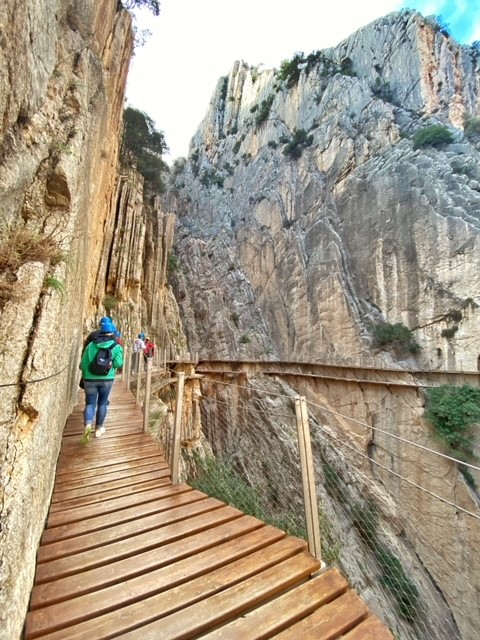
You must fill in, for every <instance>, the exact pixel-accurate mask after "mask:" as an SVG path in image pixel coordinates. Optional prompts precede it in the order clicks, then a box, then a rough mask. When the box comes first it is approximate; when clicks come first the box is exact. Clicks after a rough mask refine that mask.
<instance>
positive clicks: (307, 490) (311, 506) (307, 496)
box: [295, 396, 324, 568]
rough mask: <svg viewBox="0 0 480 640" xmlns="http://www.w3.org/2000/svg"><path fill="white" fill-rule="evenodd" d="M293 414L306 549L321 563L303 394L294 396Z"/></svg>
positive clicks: (309, 444)
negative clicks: (298, 455) (300, 479)
mask: <svg viewBox="0 0 480 640" xmlns="http://www.w3.org/2000/svg"><path fill="white" fill-rule="evenodd" d="M295 415H296V418H297V431H298V450H299V453H300V465H301V468H302V484H303V500H304V503H305V521H306V525H307V536H308V550H309V551H310V553H311V554H312V555H314V556H315V557H316V558H317V559H318V560H320V562H321V563H322V568H323V567H324V563H323V562H322V549H321V545H320V523H319V518H318V504H317V493H316V490H315V474H314V468H313V457H312V446H311V442H310V429H309V425H308V411H307V403H306V400H305V398H304V397H303V396H297V397H296V398H295Z"/></svg>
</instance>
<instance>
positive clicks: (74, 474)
mask: <svg viewBox="0 0 480 640" xmlns="http://www.w3.org/2000/svg"><path fill="white" fill-rule="evenodd" d="M165 464H167V463H166V462H165V459H164V458H163V457H162V456H161V455H155V456H147V457H146V458H142V459H141V460H133V461H129V462H124V463H122V464H117V463H116V462H114V461H113V462H112V464H110V465H107V466H104V467H102V469H101V470H100V471H99V470H98V469H77V470H76V471H71V472H68V471H67V472H65V473H58V474H57V476H56V478H55V487H57V486H58V487H59V488H61V487H62V486H63V485H68V483H69V482H74V481H75V480H82V479H84V480H86V479H88V478H91V479H93V478H97V477H102V476H103V477H105V478H107V477H108V476H109V475H110V474H113V473H121V472H125V473H129V472H135V471H137V470H139V469H141V468H142V467H147V466H149V467H154V468H158V469H160V468H163V466H164V465H165ZM167 466H168V464H167ZM112 477H113V476H112Z"/></svg>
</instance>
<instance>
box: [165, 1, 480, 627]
mask: <svg viewBox="0 0 480 640" xmlns="http://www.w3.org/2000/svg"><path fill="white" fill-rule="evenodd" d="M294 71H295V73H292V71H291V72H290V74H288V73H286V74H285V76H284V77H283V79H282V77H281V76H280V73H279V72H278V71H276V70H259V69H258V68H255V67H251V66H250V65H248V64H246V63H244V62H238V63H236V64H235V65H234V67H233V68H232V70H231V72H230V74H229V76H228V77H225V78H221V79H220V80H219V82H218V85H217V87H216V89H215V91H214V94H213V96H212V99H211V102H210V105H209V109H208V112H207V115H206V117H205V119H204V121H203V122H202V123H201V125H200V126H199V128H198V130H197V132H196V134H195V135H194V137H193V138H192V141H191V146H190V152H189V157H188V158H187V159H186V161H185V162H184V163H183V164H181V165H180V164H179V166H178V167H177V169H178V170H177V171H176V172H175V173H174V180H173V185H172V189H171V190H170V192H169V194H168V195H167V198H166V200H165V202H166V204H165V206H168V209H169V210H172V211H175V212H176V214H177V216H178V225H177V234H176V242H175V252H176V255H177V257H178V261H179V265H180V270H179V272H178V273H176V274H175V278H174V291H175V294H176V297H177V300H178V302H179V305H180V309H181V313H182V317H183V321H184V327H185V333H186V335H187V340H188V347H189V350H191V351H199V353H200V358H201V359H214V358H221V359H225V360H241V359H245V360H246V359H259V360H275V359H279V360H285V361H298V362H303V363H308V362H311V361H315V360H317V361H320V362H321V361H323V360H325V361H333V362H335V361H337V362H339V363H342V362H344V361H346V360H347V359H348V360H350V361H353V362H354V361H355V359H357V360H358V361H360V359H366V357H367V356H371V355H372V348H371V341H372V334H371V326H372V324H375V323H377V322H380V321H386V322H389V323H392V324H393V323H397V322H401V323H403V324H405V325H407V326H408V327H409V328H410V329H412V331H413V332H414V335H415V338H416V339H417V341H418V342H419V344H420V346H421V347H422V350H421V353H420V355H419V357H417V359H416V360H413V359H410V360H408V361H400V362H398V361H393V360H392V359H391V357H390V356H389V355H387V354H383V356H382V357H383V358H384V361H385V362H386V363H389V364H391V365H392V366H396V367H407V366H411V365H413V366H416V367H424V368H426V369H430V368H433V369H435V368H441V369H444V368H445V369H446V368H452V369H462V368H463V369H467V370H470V371H476V370H477V367H478V356H479V349H478V345H477V343H476V337H477V335H478V333H479V329H480V315H479V311H478V309H479V304H480V280H479V273H480V263H479V255H480V254H479V252H478V243H479V228H480V170H479V167H480V155H479V149H480V140H479V138H478V135H475V134H472V132H468V131H465V128H464V123H465V120H468V119H469V118H470V119H471V118H475V119H477V120H476V122H477V123H478V119H479V118H480V91H479V90H480V56H479V52H478V48H477V47H473V46H472V47H463V46H460V45H458V44H457V43H456V42H455V41H454V40H453V39H452V38H451V37H449V36H448V34H446V33H444V32H443V30H442V28H441V27H440V26H439V25H437V24H436V23H435V22H434V21H432V20H425V19H424V18H423V17H422V16H420V15H419V14H418V13H415V12H411V11H406V12H401V13H395V14H392V15H390V16H386V17H385V18H382V19H380V20H378V21H375V22H374V23H372V24H371V25H368V26H367V27H365V28H364V29H361V30H359V31H358V32H357V33H356V34H353V35H352V36H351V37H350V38H348V39H347V40H345V41H344V42H342V43H340V44H339V45H338V46H337V47H334V48H332V49H329V50H326V51H322V52H317V53H315V54H314V55H313V56H312V57H311V58H308V57H307V58H306V59H305V60H304V61H303V63H302V65H301V66H300V68H297V69H294ZM433 124H439V125H442V126H445V127H447V128H448V130H449V131H450V133H451V134H452V137H453V141H452V143H450V144H444V145H440V146H437V147H433V146H427V147H420V148H417V149H416V148H414V147H415V145H414V135H415V133H416V132H417V131H418V130H420V129H422V128H424V127H427V126H430V125H433ZM295 384H297V383H295ZM297 386H299V385H297ZM300 386H301V385H300ZM304 392H305V393H306V394H307V395H309V397H310V399H311V401H312V402H319V401H322V402H324V403H326V404H327V405H328V406H329V407H331V409H332V410H337V411H338V409H339V408H345V411H346V412H347V413H349V412H350V413H351V414H352V417H359V418H360V419H364V420H365V422H366V424H372V425H373V424H374V425H376V426H378V425H380V426H382V428H386V429H387V430H389V431H390V430H391V432H392V433H393V434H396V435H406V434H408V436H409V437H410V439H412V440H413V441H415V442H418V443H419V444H425V443H428V444H430V445H432V447H433V448H435V447H436V446H437V445H436V443H435V442H434V441H433V439H431V435H430V434H429V432H428V429H427V428H426V425H425V424H424V422H423V418H422V415H423V407H422V399H421V396H420V394H419V395H418V397H409V398H408V400H406V399H405V398H403V397H402V398H394V397H393V395H392V394H389V393H387V394H385V395H384V396H381V397H380V396H378V397H374V396H375V393H370V392H368V393H367V392H366V391H364V389H363V388H362V389H360V390H359V389H356V390H355V392H352V391H349V392H348V393H347V392H346V390H345V389H342V388H341V385H339V387H338V388H336V389H333V385H329V386H328V388H323V387H322V385H321V384H318V386H317V387H315V388H308V389H304ZM265 410H266V412H268V404H266V408H265ZM317 420H318V421H319V423H321V424H323V425H324V426H327V428H329V429H331V430H334V432H335V433H338V434H339V438H340V440H342V441H347V442H348V441H353V442H355V443H356V444H357V445H359V446H360V447H361V449H362V450H363V451H364V452H365V456H366V457H365V458H361V459H360V462H359V459H351V458H350V457H349V456H348V454H345V455H344V456H342V457H340V455H339V453H338V452H335V455H336V456H337V457H334V459H335V460H336V461H337V462H338V463H339V465H340V466H342V465H343V466H344V467H345V469H348V470H350V476H348V478H349V481H348V484H349V487H352V488H353V489H355V487H356V486H358V487H362V488H363V489H366V487H369V489H370V490H371V491H372V493H373V494H375V495H374V499H375V500H377V501H378V504H380V505H382V507H384V509H385V513H384V516H385V521H386V522H387V524H388V520H389V518H391V520H392V522H393V523H394V525H395V526H393V529H392V531H391V532H390V538H391V540H392V541H393V540H394V539H395V535H397V534H398V531H397V534H395V531H394V529H395V527H396V526H398V525H400V531H401V534H398V539H397V549H398V554H399V557H401V558H402V559H404V560H405V563H406V566H408V567H409V569H411V571H412V572H413V574H414V575H415V577H416V578H418V580H419V583H420V584H421V585H423V586H424V588H425V590H426V591H425V593H426V594H427V596H426V601H427V602H429V606H431V607H432V610H434V611H436V612H437V613H436V614H434V617H435V620H436V622H435V625H437V626H436V627H435V629H438V630H439V633H440V630H441V632H442V633H445V634H446V635H445V638H447V637H448V638H450V637H456V636H459V637H462V638H463V639H464V640H467V639H468V640H473V638H474V637H475V633H476V631H475V629H476V627H477V626H478V601H477V600H478V598H477V590H478V579H479V574H478V563H476V561H475V559H474V556H473V555H472V550H474V549H475V548H476V545H477V544H478V528H477V527H476V525H474V524H471V521H469V522H468V523H467V521H466V520H465V519H464V518H463V517H462V516H460V517H458V516H457V514H453V515H451V514H450V515H448V514H447V513H446V511H445V510H444V509H443V507H438V504H437V503H435V502H434V501H431V500H429V499H428V498H427V497H425V496H424V495H422V496H421V497H420V498H419V497H418V496H416V495H414V492H413V490H412V489H411V488H409V487H408V486H406V485H402V484H401V483H399V482H396V481H395V480H394V479H393V478H394V474H393V473H385V474H383V473H381V472H378V473H374V472H373V471H372V469H373V468H374V463H375V462H380V463H381V464H383V465H384V466H386V467H387V469H388V470H389V471H391V472H397V471H399V472H400V473H401V474H402V475H404V477H406V478H407V479H409V480H411V481H412V482H417V481H422V482H420V484H422V486H423V485H424V482H425V479H426V478H428V479H429V480H428V482H431V483H432V486H431V489H432V490H433V491H435V490H438V489H439V485H440V484H442V487H443V488H442V491H443V493H442V494H441V495H443V496H445V499H447V500H450V501H453V502H455V501H456V500H458V501H459V504H460V505H461V506H464V505H468V507H465V508H468V509H471V510H472V511H473V512H474V513H478V502H477V497H476V496H475V495H474V494H472V492H471V491H470V490H469V489H468V487H467V485H466V483H465V482H464V480H463V478H462V476H461V474H459V473H458V472H457V470H456V467H455V466H454V465H450V464H449V463H446V464H443V463H442V464H438V465H436V464H435V463H432V462H431V461H428V460H427V459H426V458H425V456H422V455H418V456H417V455H416V454H413V455H412V456H411V458H410V455H411V454H410V453H409V451H408V450H407V449H406V448H403V447H402V446H401V445H400V444H399V445H398V450H397V454H398V455H397V456H396V457H395V456H393V457H392V456H389V455H388V448H387V447H386V446H384V445H385V443H383V442H382V438H377V436H376V435H375V436H374V435H372V433H367V432H365V433H362V432H358V430H357V429H356V428H355V427H352V424H351V422H350V421H348V420H337V419H333V418H332V417H331V416H329V415H324V414H319V415H318V416H317ZM204 428H205V429H207V427H204ZM249 428H251V430H252V433H253V435H252V437H251V439H252V441H253V440H255V446H256V445H257V442H256V440H257V438H258V437H260V436H259V435H258V434H260V433H261V434H262V437H263V436H264V434H268V435H271V430H270V425H269V424H268V425H265V420H264V419H261V418H257V421H255V419H254V418H253V416H252V420H251V422H250V423H249ZM272 429H273V427H272ZM209 435H211V444H212V446H213V447H214V448H215V446H217V447H218V446H220V445H219V443H218V440H220V441H221V438H220V437H219V436H218V434H217V433H213V434H209ZM265 437H266V436H265ZM372 438H373V441H372ZM277 440H278V445H279V446H280V445H282V444H283V443H284V442H285V440H286V436H285V435H284V434H279V435H277ZM271 446H272V448H273V447H275V445H273V444H271ZM287 446H288V445H287ZM245 447H246V453H245V454H244V455H243V458H244V459H245V460H247V461H248V460H249V459H250V453H251V450H252V449H251V447H252V444H251V442H250V443H246V444H245ZM266 448H268V446H266ZM251 458H252V460H254V461H255V460H256V458H255V456H254V455H253V454H252V455H251ZM413 462H415V464H413ZM253 473H254V470H253V469H251V468H250V467H249V468H248V471H247V476H248V477H250V475H249V474H253ZM318 474H319V475H321V469H320V466H319V468H318ZM346 477H347V476H346ZM437 479H438V484H437V483H436V480H437ZM445 479H446V482H445ZM353 489H352V490H353ZM355 490H356V489H355ZM352 495H353V494H352ZM355 496H356V497H361V491H359V492H358V493H355ZM413 505H415V507H416V508H415V510H413V509H412V508H411V507H412V506H413ZM335 510H336V509H335V506H333V507H332V509H331V511H332V513H333V514H334V515H335ZM426 514H428V516H427V515H426ZM432 514H433V515H432ZM337 515H338V514H337ZM430 516H431V517H430ZM437 516H438V517H437ZM446 520H448V522H447V523H446V522H445V521H446ZM335 526H336V530H337V532H338V533H339V535H345V537H346V538H347V542H348V544H349V545H350V550H349V552H348V554H347V555H348V558H346V559H345V566H346V567H348V568H349V569H352V570H353V575H357V576H358V575H362V576H363V577H360V578H359V581H360V582H359V584H360V585H364V586H365V589H366V591H368V584H369V580H370V577H369V575H370V574H369V571H370V568H369V567H367V570H366V571H365V573H364V574H362V567H360V566H359V563H358V560H355V558H356V556H357V557H358V551H359V545H357V544H356V543H352V541H351V540H350V539H349V536H348V532H347V533H345V529H346V528H348V526H349V524H348V520H347V519H345V518H343V517H342V516H341V515H338V519H337V524H336V525H335ZM400 535H401V540H400ZM432 541H434V545H433V547H432V546H431V543H432ZM428 543H430V545H429V544H428ZM462 545H464V546H463V549H464V555H463V557H462V559H461V563H460V564H461V568H460V569H459V567H460V565H458V564H456V562H457V560H458V557H457V556H456V553H457V552H458V553H460V549H461V548H462ZM432 549H433V550H432ZM467 550H468V553H467ZM467 555H468V557H467ZM362 558H363V556H362ZM366 563H367V564H368V558H367V560H366ZM457 571H458V573H457ZM462 579H463V580H464V583H463V584H462V582H461V581H462ZM459 581H460V582H459ZM466 584H467V585H468V586H466ZM423 586H422V588H423ZM437 588H438V593H437ZM467 591H468V593H467ZM380 606H383V605H380ZM387 609H388V604H387V605H385V610H387ZM468 612H472V613H471V614H470V613H468ZM437 614H438V615H437ZM442 616H445V617H442ZM439 621H440V622H439ZM424 622H425V625H427V621H424ZM426 628H427V629H428V628H430V627H428V626H426ZM401 631H402V629H401ZM417 632H418V633H419V634H420V635H419V637H423V636H422V635H421V633H420V632H419V631H418V629H417V630H416V631H414V632H411V633H410V631H408V629H407V631H405V630H404V629H403V633H405V634H406V635H405V637H415V633H417ZM401 637H403V636H401ZM427 637H428V636H427ZM432 637H433V636H432ZM438 637H441V636H438Z"/></svg>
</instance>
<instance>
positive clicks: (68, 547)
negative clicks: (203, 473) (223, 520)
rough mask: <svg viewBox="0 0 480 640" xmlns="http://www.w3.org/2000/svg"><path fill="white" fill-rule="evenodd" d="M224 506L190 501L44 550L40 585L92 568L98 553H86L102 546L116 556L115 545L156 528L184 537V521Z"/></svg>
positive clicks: (38, 576) (39, 567)
mask: <svg viewBox="0 0 480 640" xmlns="http://www.w3.org/2000/svg"><path fill="white" fill-rule="evenodd" d="M184 495H188V494H184ZM224 507H225V505H224V504H223V503H222V502H220V501H218V500H215V499H214V498H205V499H204V500H198V501H195V502H187V503H186V504H184V505H182V506H179V507H172V509H169V510H168V511H166V512H165V511H164V512H155V513H154V514H152V515H148V516H145V517H143V518H140V517H139V518H135V520H134V521H131V520H130V521H129V522H127V523H122V524H119V525H116V524H115V525H112V526H111V527H108V528H106V529H101V530H100V531H97V532H96V533H95V534H94V535H91V534H83V535H81V536H77V537H75V538H67V539H66V540H62V541H60V542H58V543H56V544H51V545H48V546H46V547H43V549H44V550H45V551H44V552H43V553H42V554H41V558H39V560H38V564H37V573H36V579H35V580H36V583H41V582H47V581H48V580H54V579H56V578H60V577H63V576H65V575H69V574H70V573H73V572H74V571H79V572H80V571H82V570H84V569H86V568H88V567H89V566H90V565H91V564H92V560H93V559H94V558H95V554H92V555H84V554H88V552H90V551H92V550H94V549H98V548H99V547H108V549H109V553H114V549H112V547H114V546H115V544H117V543H121V542H122V541H124V540H128V539H130V538H135V537H136V536H138V535H143V534H147V533H148V532H149V531H153V530H154V529H162V528H164V527H171V526H172V525H178V534H177V530H176V529H174V530H173V531H174V532H175V535H174V534H173V533H172V535H171V538H170V539H171V540H173V539H175V536H177V535H178V537H181V536H183V535H184V534H185V527H184V525H183V524H182V522H183V521H184V520H188V519H189V518H195V517H197V516H199V515H201V514H206V513H209V512H211V511H215V510H217V509H223V508H224ZM235 513H236V514H240V513H241V512H239V511H235ZM139 532H140V533H139ZM132 544H133V547H134V548H135V544H134V541H130V545H132ZM39 555H40V554H39ZM75 567H76V568H75Z"/></svg>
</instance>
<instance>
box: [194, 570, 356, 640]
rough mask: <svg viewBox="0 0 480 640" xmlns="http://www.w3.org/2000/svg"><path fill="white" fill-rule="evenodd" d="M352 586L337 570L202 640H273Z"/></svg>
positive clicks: (312, 580)
mask: <svg viewBox="0 0 480 640" xmlns="http://www.w3.org/2000/svg"><path fill="white" fill-rule="evenodd" d="M348 588H349V587H348V583H347V581H346V580H345V578H343V576H341V575H340V573H339V571H338V570H337V569H329V570H328V571H326V572H325V573H323V574H321V575H319V576H316V577H315V578H312V579H311V580H309V581H308V582H305V583H304V584H302V585H300V586H299V587H297V588H296V589H292V590H291V591H289V592H288V593H286V594H284V595H282V596H280V597H278V598H276V599H275V600H272V601H271V602H268V603H267V604H265V605H263V606H261V607H257V608H255V609H253V610H252V611H249V612H248V613H246V614H243V615H242V616H240V617H238V618H237V619H236V620H233V621H232V622H230V623H228V624H226V625H223V626H222V627H219V628H218V629H215V630H214V631H211V632H210V633H207V634H206V635H202V640H203V639H204V638H205V640H206V639H207V638H208V640H220V639H222V640H251V638H255V640H261V639H263V638H271V637H272V635H273V634H274V633H278V632H279V631H281V630H283V629H285V628H286V627H288V626H290V625H292V624H293V623H295V622H297V621H298V620H300V619H302V618H304V617H305V616H307V615H309V614H310V613H312V612H313V611H314V610H315V609H317V608H318V607H320V606H323V605H324V604H326V603H328V602H330V601H331V600H333V599H334V598H337V597H339V596H340V595H342V594H343V593H345V592H346V591H347V590H348Z"/></svg>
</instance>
